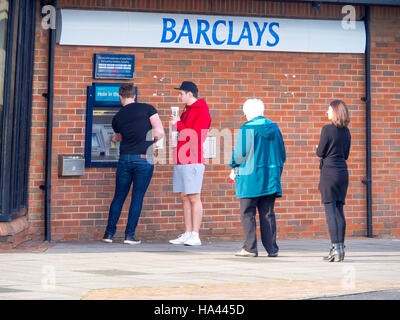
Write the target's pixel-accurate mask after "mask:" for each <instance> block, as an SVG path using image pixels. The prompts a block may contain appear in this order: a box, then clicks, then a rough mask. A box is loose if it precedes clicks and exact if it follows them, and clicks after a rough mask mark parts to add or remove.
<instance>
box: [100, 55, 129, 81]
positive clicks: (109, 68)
mask: <svg viewBox="0 0 400 320" xmlns="http://www.w3.org/2000/svg"><path fill="white" fill-rule="evenodd" d="M134 66H135V56H134V55H133V54H103V53H96V54H95V55H94V70H93V78H94V79H132V78H133V71H134Z"/></svg>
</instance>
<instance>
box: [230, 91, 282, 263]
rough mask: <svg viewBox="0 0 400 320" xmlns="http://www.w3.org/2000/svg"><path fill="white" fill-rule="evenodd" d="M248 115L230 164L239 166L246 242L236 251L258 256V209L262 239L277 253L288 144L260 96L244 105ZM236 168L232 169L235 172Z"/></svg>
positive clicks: (270, 252) (271, 252)
mask: <svg viewBox="0 0 400 320" xmlns="http://www.w3.org/2000/svg"><path fill="white" fill-rule="evenodd" d="M243 111H244V113H245V115H246V117H247V120H248V121H247V122H246V123H244V124H243V125H242V126H241V127H240V130H239V135H238V139H237V141H236V143H235V148H234V151H233V154H232V159H231V162H230V164H229V165H230V166H231V167H232V168H234V169H236V176H235V187H236V191H235V194H236V196H237V197H238V198H239V199H240V214H241V220H242V227H243V232H244V236H245V242H244V245H243V247H242V249H241V250H240V251H239V252H237V253H236V255H239V256H253V257H255V256H257V255H258V251H257V237H256V220H255V215H256V209H257V208H258V212H259V215H260V231H261V240H262V243H263V246H264V248H265V249H266V250H267V252H268V256H270V257H276V256H277V255H278V250H279V248H278V245H277V244H276V222H275V212H274V204H275V198H277V197H281V196H282V186H281V175H282V170H283V165H284V163H285V160H286V151H285V145H284V142H283V137H282V133H281V131H280V130H279V127H278V125H277V124H276V123H275V122H272V121H271V120H269V119H266V118H265V117H264V116H263V114H264V104H263V102H262V101H261V100H260V99H249V100H247V101H246V102H245V103H244V105H243ZM232 174H233V172H231V176H232Z"/></svg>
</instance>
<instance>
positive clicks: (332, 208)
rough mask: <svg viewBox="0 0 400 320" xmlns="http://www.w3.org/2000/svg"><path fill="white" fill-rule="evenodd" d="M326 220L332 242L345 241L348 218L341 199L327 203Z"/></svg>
mask: <svg viewBox="0 0 400 320" xmlns="http://www.w3.org/2000/svg"><path fill="white" fill-rule="evenodd" d="M324 205H325V215H326V222H327V223H328V230H329V235H330V238H331V242H332V243H343V242H344V236H345V234H346V219H345V217H344V212H343V203H342V202H340V201H336V202H329V203H325V204H324Z"/></svg>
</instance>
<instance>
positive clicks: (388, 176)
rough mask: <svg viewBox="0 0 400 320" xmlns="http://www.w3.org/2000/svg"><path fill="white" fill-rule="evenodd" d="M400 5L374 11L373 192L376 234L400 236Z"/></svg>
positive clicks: (372, 71) (372, 59)
mask: <svg viewBox="0 0 400 320" xmlns="http://www.w3.org/2000/svg"><path fill="white" fill-rule="evenodd" d="M399 17H400V8H396V9H393V8H392V9H390V8H381V9H380V10H372V13H371V20H372V21H371V30H372V32H371V36H372V41H371V51H372V52H371V82H372V92H371V94H372V115H371V117H372V176H373V183H372V194H373V208H372V210H373V227H374V235H377V236H381V237H384V236H395V237H399V236H400V32H399V31H400V19H399Z"/></svg>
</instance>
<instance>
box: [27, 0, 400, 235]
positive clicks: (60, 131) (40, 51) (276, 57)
mask: <svg viewBox="0 0 400 320" xmlns="http://www.w3.org/2000/svg"><path fill="white" fill-rule="evenodd" d="M58 7H59V8H77V9H96V10H105V9H107V10H132V11H151V12H174V13H188V14H196V13H202V14H221V15H241V16H273V17H292V18H317V19H341V17H342V13H341V6H339V5H326V4H323V5H322V6H321V9H320V11H318V12H315V11H314V10H313V9H312V8H311V4H304V3H299V4H293V3H277V2H265V1H256V0H252V1H251V0H249V1H238V0H225V1H222V0H221V1H155V0H152V1H147V0H142V1H139V0H138V1H135V0H121V1H105V0H104V1H99V0H97V1H95V0H92V1H90V0H80V1H74V0H69V1H68V0H64V1H58ZM356 9H357V17H361V16H363V14H364V12H363V8H362V7H356ZM371 16H372V22H371V31H372V41H371V49H372V57H371V69H372V71H371V72H372V168H373V170H372V173H373V185H372V192H373V230H374V235H376V236H380V237H397V238H398V237H400V183H399V181H400V125H399V124H400V111H399V107H400V20H399V17H400V8H398V7H396V8H391V7H389V8H387V7H372V8H371ZM37 17H38V18H37V20H38V21H37V31H36V45H35V65H34V84H33V115H32V151H31V163H30V182H29V194H30V197H29V216H28V218H29V223H30V233H31V234H32V235H33V237H34V238H35V239H43V234H44V192H43V191H42V190H40V189H39V186H40V185H42V184H44V167H45V165H44V163H45V142H46V116H47V111H46V106H47V102H46V100H45V98H43V97H42V93H44V92H47V59H48V30H44V29H42V28H41V27H40V22H41V16H40V14H39V12H38V16H37ZM128 36H129V35H127V37H128ZM94 53H121V54H134V55H135V59H136V61H135V77H134V81H133V82H134V83H135V85H137V86H138V88H139V98H140V101H141V102H147V103H150V104H152V105H154V106H155V107H156V108H157V109H158V111H159V114H160V117H161V119H162V120H163V124H164V126H165V127H166V128H168V115H169V113H170V106H171V105H179V104H178V101H177V95H176V91H174V90H173V87H175V86H176V85H177V84H179V83H180V82H181V81H183V80H192V79H195V81H196V83H197V84H198V86H199V91H200V97H204V98H205V99H206V101H207V102H208V104H209V107H210V110H211V115H212V119H213V120H212V129H218V130H222V129H224V128H228V129H230V130H231V131H232V132H233V131H234V129H237V128H239V127H240V125H241V124H242V123H243V120H244V118H243V117H242V111H241V105H242V104H243V102H244V101H245V100H246V99H247V98H252V97H258V98H261V99H262V100H263V101H264V103H265V106H266V112H265V115H266V117H268V118H270V119H271V120H273V121H276V122H277V123H278V124H279V126H280V128H281V131H282V133H283V136H284V140H285V145H286V152H287V162H286V164H285V167H284V171H283V177H282V187H283V197H282V198H280V199H278V200H277V202H276V214H277V226H278V238H279V239H286V238H287V239H293V238H327V237H328V232H327V226H326V222H325V215H324V211H323V206H322V205H321V202H320V195H319V192H318V181H319V169H318V165H319V159H318V158H317V157H316V155H315V151H314V149H315V145H316V144H318V139H319V133H320V130H321V127H322V126H323V125H324V124H326V123H327V118H326V114H325V112H326V110H327V106H328V104H329V102H330V101H331V100H333V99H343V100H345V101H346V102H347V103H348V105H349V107H350V110H351V124H350V127H349V128H350V130H351V133H352V149H351V153H350V158H349V161H348V165H349V169H350V185H349V190H348V197H347V205H346V206H345V213H346V217H347V236H364V235H366V220H367V219H366V188H365V185H364V184H362V182H361V181H362V180H364V179H365V177H366V159H365V158H366V152H365V150H366V148H365V144H366V141H365V137H366V134H365V103H364V102H363V101H361V98H362V97H364V96H365V67H364V55H363V54H317V53H282V52H268V53H266V52H247V51H225V50H221V51H218V50H212V51H211V50H188V49H153V48H128V47H123V48H116V47H84V46H60V45H57V46H56V50H55V55H56V58H55V91H54V131H53V148H52V150H53V159H52V164H53V168H52V189H51V199H52V200H51V227H52V228H51V234H52V240H71V239H74V240H75V239H76V240H78V239H79V240H82V239H97V238H100V237H101V236H102V235H103V232H104V229H105V225H106V222H107V217H108V208H109V205H110V203H111V200H112V197H113V192H114V179H115V169H114V168H85V175H84V176H81V177H77V178H60V177H58V174H57V167H58V159H57V157H58V154H84V147H85V121H86V120H85V117H86V87H87V86H88V85H91V83H92V82H94V79H93V78H92V72H93V54H94ZM161 79H162V81H161ZM221 141H222V140H221ZM229 171H230V170H229V167H228V166H227V165H224V164H219V165H214V164H209V165H207V166H206V174H205V177H204V184H203V190H204V191H203V193H202V200H203V206H204V218H203V224H202V231H201V233H202V235H203V237H204V238H209V239H215V238H218V239H221V240H222V239H225V240H226V239H236V240H238V239H241V238H242V231H241V224H240V217H239V201H238V200H237V199H236V198H235V196H234V190H233V188H232V187H231V185H230V184H229V182H228V175H229ZM171 180H172V164H163V165H156V167H155V172H154V176H153V179H152V182H151V185H150V187H149V189H148V192H147V194H146V197H145V201H144V208H143V211H142V215H141V218H140V221H139V225H138V228H137V236H138V237H139V238H142V239H145V240H152V239H155V240H167V239H169V238H171V237H174V236H175V235H176V234H178V233H180V232H181V231H182V230H183V211H182V206H181V201H180V199H179V197H177V196H176V195H175V194H173V193H172V185H171V182H172V181H171ZM129 200H130V199H129V198H128V199H127V201H126V203H125V206H124V211H123V214H122V216H121V219H120V223H119V225H118V231H119V232H123V230H124V227H125V224H126V216H127V208H128V205H129Z"/></svg>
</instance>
